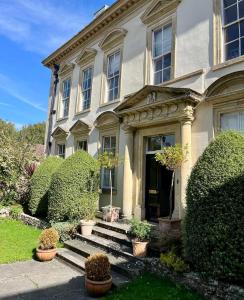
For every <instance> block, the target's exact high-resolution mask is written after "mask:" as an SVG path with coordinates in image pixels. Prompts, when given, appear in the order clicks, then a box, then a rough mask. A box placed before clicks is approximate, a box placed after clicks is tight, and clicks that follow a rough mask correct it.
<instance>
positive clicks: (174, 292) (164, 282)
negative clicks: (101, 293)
mask: <svg viewBox="0 0 244 300" xmlns="http://www.w3.org/2000/svg"><path fill="white" fill-rule="evenodd" d="M124 299H126V300H136V299H140V300H144V299H145V300H200V299H203V298H201V297H200V296H199V295H197V294H195V293H193V292H190V291H188V290H187V289H185V288H184V287H182V286H179V285H177V284H175V283H173V282H171V281H170V280H168V279H160V278H158V277H156V276H153V275H151V274H145V275H143V276H141V277H139V278H138V279H136V280H135V281H133V282H131V283H129V284H128V285H127V286H124V287H122V288H121V289H119V290H117V291H115V292H114V293H113V294H111V295H108V296H106V297H104V298H103V300H124Z"/></svg>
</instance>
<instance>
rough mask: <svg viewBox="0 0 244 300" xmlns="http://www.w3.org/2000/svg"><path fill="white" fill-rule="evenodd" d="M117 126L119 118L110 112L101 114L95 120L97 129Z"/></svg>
mask: <svg viewBox="0 0 244 300" xmlns="http://www.w3.org/2000/svg"><path fill="white" fill-rule="evenodd" d="M118 125H119V117H118V116H117V114H115V113H114V112H112V111H106V112H103V113H102V114H101V115H99V116H98V117H97V119H96V122H95V126H96V127H97V128H113V127H116V126H118Z"/></svg>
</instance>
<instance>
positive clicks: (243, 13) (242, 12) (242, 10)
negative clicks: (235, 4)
mask: <svg viewBox="0 0 244 300" xmlns="http://www.w3.org/2000/svg"><path fill="white" fill-rule="evenodd" d="M243 17H244V1H241V2H239V18H243Z"/></svg>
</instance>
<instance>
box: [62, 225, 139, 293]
mask: <svg viewBox="0 0 244 300" xmlns="http://www.w3.org/2000/svg"><path fill="white" fill-rule="evenodd" d="M128 230H129V225H128V224H124V223H107V222H104V221H101V220H98V221H97V223H96V226H94V228H93V232H92V235H91V236H82V235H81V234H79V233H77V234H76V236H75V238H74V239H73V240H69V241H66V242H65V243H64V248H63V249H60V250H59V251H58V254H57V256H58V259H60V260H62V261H63V262H65V263H67V264H69V265H72V266H73V267H76V268H78V269H80V270H83V271H84V269H85V260H86V258H87V257H88V256H90V255H92V254H95V253H98V252H99V253H105V254H106V255H107V256H108V258H109V261H110V263H111V270H112V277H113V284H114V286H116V287H119V286H121V285H123V284H125V283H127V282H129V281H130V280H131V279H133V278H134V277H136V276H138V275H139V274H141V273H142V272H143V270H144V262H143V259H140V258H135V257H134V256H133V254H132V245H131V240H130V238H129V237H128V235H127V233H128Z"/></svg>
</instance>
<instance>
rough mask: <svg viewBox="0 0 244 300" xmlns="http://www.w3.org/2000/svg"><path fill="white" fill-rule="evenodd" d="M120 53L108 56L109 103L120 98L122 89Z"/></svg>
mask: <svg viewBox="0 0 244 300" xmlns="http://www.w3.org/2000/svg"><path fill="white" fill-rule="evenodd" d="M120 56H121V55H120V51H117V52H115V53H113V54H111V55H109V56H108V66H107V86H108V101H109V102H110V101H114V100H116V99H118V98H119V89H120Z"/></svg>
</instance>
